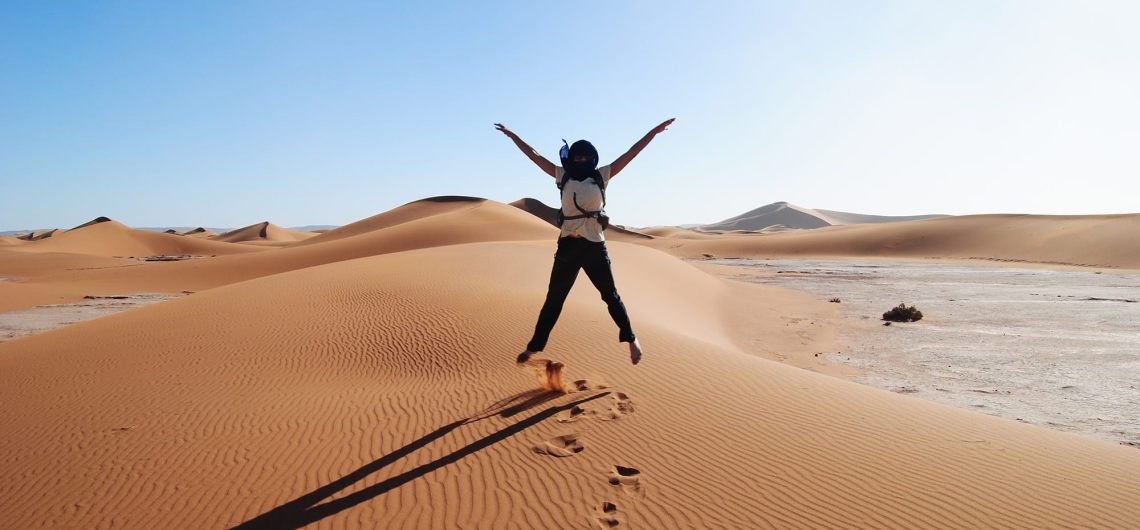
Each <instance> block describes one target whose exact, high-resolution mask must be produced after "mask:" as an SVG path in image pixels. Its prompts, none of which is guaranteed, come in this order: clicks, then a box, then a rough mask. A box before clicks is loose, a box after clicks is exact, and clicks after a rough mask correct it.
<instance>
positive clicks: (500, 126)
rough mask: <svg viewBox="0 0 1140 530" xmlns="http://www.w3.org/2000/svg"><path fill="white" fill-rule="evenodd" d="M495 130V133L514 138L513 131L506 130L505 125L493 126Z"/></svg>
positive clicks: (497, 124)
mask: <svg viewBox="0 0 1140 530" xmlns="http://www.w3.org/2000/svg"><path fill="white" fill-rule="evenodd" d="M495 130H497V131H499V132H501V133H503V134H505V135H507V136H510V137H511V138H514V136H515V133H514V131H512V130H510V129H508V128H507V126H506V125H503V124H501V123H496V124H495Z"/></svg>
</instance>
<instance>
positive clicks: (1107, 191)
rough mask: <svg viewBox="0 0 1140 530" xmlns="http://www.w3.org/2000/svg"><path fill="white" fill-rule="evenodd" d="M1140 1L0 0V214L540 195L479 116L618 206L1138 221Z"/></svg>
mask: <svg viewBox="0 0 1140 530" xmlns="http://www.w3.org/2000/svg"><path fill="white" fill-rule="evenodd" d="M1137 20H1140V2H1131V1H1088V2H1078V1H1048V0H1041V1H999V0H986V1H978V0H966V1H953V2H923V1H914V0H910V1H870V0H869V1H865V2H847V1H832V2H818V1H780V2H760V1H739V2H708V3H700V4H698V3H694V2H659V1H649V0H644V1H596V2H575V3H568V2H557V3H547V2H531V1H517V2H499V3H494V4H487V5H484V4H483V3H474V2H407V3H395V2H386V3H379V2H278V1H274V2H269V1H266V2H254V1H248V2H246V1H243V2H230V1H225V2H223V1H214V2H187V3H171V2H50V1H42V2H41V1H30V2H12V1H7V0H5V1H3V2H0V231H3V230H19V229H38V228H52V227H61V228H68V227H71V226H75V225H78V224H81V223H83V222H85V221H87V220H90V219H92V218H94V217H97V216H100V215H106V216H108V217H111V218H113V219H116V220H118V221H121V222H123V223H125V224H128V225H131V226H200V225H201V226H214V227H237V226H244V225H249V224H253V223H256V222H259V221H263V220H268V221H271V222H273V223H276V224H279V225H283V226H298V225H309V224H329V225H339V224H347V223H351V222H353V221H356V220H359V219H363V218H366V217H369V216H372V215H375V214H377V213H380V212H383V211H385V210H388V209H391V208H393V207H396V206H399V205H400V204H403V203H406V202H409V201H412V200H416V199H420V198H424V197H430V196H435V195H473V196H479V197H486V198H489V199H494V200H497V201H501V202H510V201H513V200H515V199H518V198H521V197H534V198H537V199H539V200H542V201H543V202H546V203H547V204H555V203H556V201H557V190H556V189H555V188H554V186H553V183H552V180H551V179H550V178H549V177H546V176H545V175H544V174H543V173H542V172H541V171H539V170H538V169H537V168H536V167H535V166H534V165H532V164H531V163H530V162H529V161H528V160H527V159H526V158H524V157H523V155H522V154H521V153H519V152H518V150H517V149H516V148H515V147H514V146H513V144H511V142H510V141H509V140H508V139H507V138H506V137H504V136H503V135H502V134H500V133H498V132H497V131H495V130H494V128H493V126H492V124H493V123H495V122H502V123H504V124H506V125H507V126H508V127H510V128H512V129H513V130H514V131H515V132H517V133H518V134H519V135H521V136H522V137H523V138H524V139H525V140H527V141H528V142H530V143H531V145H533V146H534V147H535V148H537V149H538V150H539V151H540V152H542V153H543V154H544V155H545V156H546V157H547V158H549V159H551V160H554V161H557V152H558V148H559V146H560V145H561V139H562V138H566V139H567V140H570V141H571V142H572V141H574V140H576V139H579V138H587V139H589V140H591V141H593V142H594V144H595V145H597V146H598V149H599V151H600V152H601V156H602V158H603V163H605V162H608V161H610V160H612V159H613V158H616V157H617V156H618V155H620V154H621V153H622V152H624V151H625V150H626V149H628V148H629V147H630V146H631V145H632V144H633V143H634V142H635V141H637V140H638V139H639V138H640V137H641V136H642V135H643V134H645V133H646V132H647V131H648V130H649V129H650V128H652V127H653V126H654V125H656V124H657V123H659V122H661V121H662V120H664V119H666V118H670V117H676V118H677V121H676V123H675V124H674V125H673V126H672V127H671V128H670V129H669V130H668V131H666V132H665V133H663V134H662V135H660V136H658V137H657V138H656V139H655V140H654V141H653V143H652V144H651V145H650V146H649V147H648V148H647V149H646V150H645V151H644V152H643V153H642V154H641V155H640V156H639V157H638V158H637V159H636V160H634V161H633V162H632V163H631V164H630V166H629V167H628V169H626V170H625V172H623V173H622V174H621V175H619V176H618V177H616V178H615V179H614V181H613V182H612V184H611V186H610V188H609V189H608V190H607V196H608V199H609V201H608V202H609V204H608V208H607V210H608V211H609V212H610V214H611V216H612V217H613V218H614V220H615V222H618V223H622V224H628V225H633V226H649V225H666V224H682V223H708V222H715V221H719V220H722V219H725V218H728V217H732V216H735V215H738V214H740V213H743V212H744V211H747V210H750V209H752V208H755V207H758V206H761V205H764V204H768V203H772V202H776V201H789V202H792V203H794V204H798V205H800V206H805V207H809V208H821V209H829V210H841V211H849V212H856V213H865V214H878V215H916V214H935V213H938V214H973V213H1035V214H1102V213H1124V212H1140V205H1138V204H1137V197H1140V147H1138V146H1140V98H1138V97H1137V96H1140V68H1138V67H1137V66H1138V65H1140V32H1138V31H1136V30H1135V22H1136V21H1137Z"/></svg>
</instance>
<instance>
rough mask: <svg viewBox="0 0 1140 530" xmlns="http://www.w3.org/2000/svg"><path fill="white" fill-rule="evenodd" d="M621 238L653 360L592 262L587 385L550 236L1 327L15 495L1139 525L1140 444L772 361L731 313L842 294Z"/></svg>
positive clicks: (785, 314)
mask: <svg viewBox="0 0 1140 530" xmlns="http://www.w3.org/2000/svg"><path fill="white" fill-rule="evenodd" d="M491 204H492V205H495V206H500V207H503V206H504V205H497V204H495V203H491ZM489 210H490V211H489V212H484V214H488V213H490V214H497V213H501V212H502V208H489ZM476 211H477V210H476V209H475V208H472V209H470V210H469V211H468V212H467V213H468V214H470V213H475V212H476ZM446 216H447V214H441V215H437V216H433V217H431V218H422V219H419V221H421V222H420V223H419V225H420V227H421V228H423V227H427V226H431V224H430V221H433V220H435V221H437V222H446V221H447V220H446V219H438V218H440V217H446ZM409 224H412V223H409ZM447 224H448V225H451V223H447ZM392 228H396V227H388V229H382V230H379V232H384V231H388V230H390V229H392ZM483 228H486V227H483ZM544 230H550V229H549V227H545V228H544ZM360 235H365V236H367V234H358V236H357V237H359V236H360ZM436 237H438V236H436ZM330 244H331V243H330ZM612 247H613V248H612V251H613V255H614V262H615V267H616V268H617V270H616V274H617V275H618V278H619V286H620V287H621V289H622V294H623V297H624V298H625V299H626V302H627V304H628V305H629V306H630V308H631V312H632V316H633V318H634V323H635V326H636V327H637V329H638V332H639V335H640V336H641V340H642V341H643V342H644V344H645V345H646V347H647V357H646V359H645V361H643V363H642V364H641V365H639V366H637V367H631V366H629V365H628V360H627V359H626V358H625V354H624V352H623V348H621V347H620V346H619V345H617V344H615V339H616V331H615V329H614V328H613V326H612V324H611V323H610V322H609V321H608V318H607V317H606V315H605V310H604V308H603V307H601V303H600V302H599V301H598V300H597V295H596V293H594V292H592V289H591V288H590V287H589V286H588V285H582V284H585V282H581V283H582V284H580V285H578V286H577V287H576V289H575V291H574V293H573V294H572V295H571V299H570V300H569V302H568V304H567V307H566V310H565V311H564V313H563V318H562V320H561V322H560V324H559V327H558V328H557V329H556V330H555V333H554V335H553V337H552V341H551V351H550V353H551V354H552V355H554V356H556V357H557V358H558V359H559V360H561V361H563V362H565V363H566V365H567V367H566V373H565V374H564V375H565V376H566V380H567V381H570V382H571V388H573V389H574V392H573V393H571V394H569V395H564V396H558V395H549V394H542V393H540V392H537V391H535V390H534V388H535V386H536V385H535V381H534V379H533V378H532V376H531V375H530V374H528V373H525V372H524V371H520V370H519V369H517V368H515V367H514V366H513V357H514V354H515V353H517V350H518V349H519V347H520V345H521V344H522V342H524V341H525V340H526V338H527V336H528V335H529V332H530V329H531V326H532V325H533V318H534V314H535V312H536V311H537V308H538V306H539V305H540V304H541V301H542V296H543V290H544V286H545V282H546V279H547V274H548V271H549V262H550V254H551V252H552V250H553V242H552V241H550V240H548V241H543V242H525V241H524V242H492V243H472V244H460V245H446V246H436V247H433V248H423V249H419V250H414V251H409V252H398V253H392V254H387V255H380V256H374V257H368V258H365V259H354V260H350V261H343V262H338V263H330V264H326V265H321V266H315V267H309V268H304V269H300V270H295V271H293V272H288V273H285V274H277V275H272V276H267V277H264V278H259V279H254V280H252V281H246V282H241V283H236V284H233V285H228V286H225V287H219V288H216V289H211V290H208V291H204V292H199V293H197V294H194V295H191V296H189V297H186V298H183V299H180V300H176V301H172V302H166V303H162V304H158V305H154V306H149V307H146V308H142V309H136V310H132V311H128V312H125V313H120V314H117V315H114V316H111V317H107V318H103V319H99V320H95V321H90V322H86V323H81V324H76V325H74V326H71V327H67V328H61V329H58V330H55V331H52V332H48V333H44V334H42V335H36V336H31V337H26V338H22V339H16V340H12V341H9V342H6V343H3V344H0V400H2V401H3V403H4V404H5V406H4V407H3V408H0V423H2V424H3V425H5V436H4V437H2V438H0V462H2V463H3V465H4V469H5V473H4V474H3V475H0V495H3V496H4V498H5V499H7V501H6V502H5V503H3V504H2V505H0V518H2V519H3V520H4V521H6V523H7V524H11V525H13V526H14V527H61V526H63V527H70V526H78V527H104V526H112V525H115V526H128V527H187V526H193V527H224V526H233V525H238V524H240V523H243V522H244V523H247V524H246V527H252V528H270V527H273V528H294V527H300V526H302V525H304V524H308V523H314V522H321V523H322V524H327V525H330V526H347V527H363V528H371V527H376V526H384V527H432V528H455V527H485V528H503V527H511V526H518V527H530V528H582V527H592V526H608V525H609V522H610V521H614V522H619V523H621V524H624V525H628V526H629V527H633V528H760V527H797V526H798V527H855V526H866V527H899V528H916V527H924V528H929V527H951V526H953V527H978V526H1021V527H1046V526H1060V527H1063V526H1092V527H1102V528H1107V527H1118V528H1126V527H1128V526H1129V525H1131V524H1133V523H1134V522H1135V521H1136V520H1137V518H1138V517H1140V481H1137V479H1136V477H1138V476H1140V453H1137V452H1136V451H1135V450H1134V449H1129V448H1125V447H1120V446H1114V445H1110V444H1107V443H1103V442H1099V441H1096V440H1092V439H1086V438H1081V437H1077V436H1072V435H1067V434H1063V433H1056V432H1051V431H1046V430H1042V429H1039V428H1035V427H1032V426H1027V425H1022V424H1018V423H1015V422H1008V421H1002V420H999V419H996V418H991V417H988V416H983V415H979V414H974V413H970V412H965V411H959V410H956V409H950V408H946V407H942V406H938V405H933V404H930V403H926V402H923V401H919V400H915V399H911V398H908V397H905V396H900V395H896V394H892V393H889V392H883V391H878V390H874V389H870V388H867V387H862V386H859V385H854V384H851V383H847V382H844V381H842V380H840V379H836V378H831V377H826V376H821V375H818V374H812V373H810V372H808V371H805V370H798V369H794V368H791V367H787V366H784V365H781V364H778V363H773V362H770V361H766V360H764V359H762V358H759V357H757V356H755V355H751V354H750V352H747V351H744V350H743V349H742V347H741V346H740V345H741V337H739V336H737V335H735V333H737V332H738V331H739V330H742V329H747V328H748V326H744V325H741V323H736V324H734V325H729V323H728V321H727V320H725V314H732V315H736V317H748V316H753V317H755V319H756V322H754V324H756V325H757V326H759V327H761V328H763V331H764V333H765V334H766V335H767V336H768V339H769V346H770V347H772V348H773V349H775V350H777V351H784V352H795V351H799V350H801V349H804V348H805V346H804V345H803V344H801V342H802V341H804V340H816V339H820V335H819V334H820V333H822V330H821V329H820V328H821V326H811V325H808V323H807V322H803V323H802V326H801V327H799V328H796V329H798V331H796V332H787V331H785V332H781V331H780V330H781V329H784V326H785V325H790V324H792V323H793V320H794V319H796V318H798V317H802V316H803V312H804V311H808V312H810V311H817V310H818V311H823V312H827V311H830V309H829V308H826V307H823V306H827V304H825V303H814V304H813V303H812V302H809V301H805V300H800V299H796V298H795V297H796V296H798V295H795V294H794V293H787V292H784V291H779V290H774V289H768V288H762V287H758V286H748V285H743V286H742V285H730V284H726V283H724V282H723V281H721V280H717V279H714V278H712V277H709V276H707V275H704V274H703V273H701V272H700V271H698V270H696V269H694V268H692V267H691V266H688V265H686V264H684V263H680V262H678V261H676V260H675V259H673V258H670V257H668V256H666V255H664V254H662V253H659V252H656V251H653V250H651V249H646V248H641V247H638V246H634V245H628V244H621V243H614V244H613V245H612ZM313 248H319V246H315V247H313ZM289 250H299V249H282V250H279V251H272V252H273V253H274V254H276V253H284V252H288V251H289ZM254 257H255V255H250V256H233V257H228V258H219V259H218V260H217V261H223V260H227V261H228V260H236V259H251V258H254ZM171 265H175V264H171ZM786 296H791V297H793V300H794V301H793V302H792V303H789V299H787V298H785V297H786ZM756 304H761V305H762V306H767V308H768V310H769V312H768V313H759V312H757V311H756V309H758V307H759V306H757V305H756ZM718 308H719V310H718ZM815 308H819V309H815ZM819 314H820V315H824V313H819ZM171 323H178V325H171ZM810 347H814V346H809V347H808V348H810ZM809 351H810V350H809ZM576 381H580V382H576Z"/></svg>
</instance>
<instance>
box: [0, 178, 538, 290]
mask: <svg viewBox="0 0 1140 530" xmlns="http://www.w3.org/2000/svg"><path fill="white" fill-rule="evenodd" d="M115 224H118V223H115ZM98 226H100V225H96V226H92V227H88V228H85V229H83V230H92V229H95V228H97V227H98ZM119 226H120V227H121V226H122V225H119ZM123 228H125V227H123ZM126 230H130V229H126ZM136 232H138V231H132V232H130V233H132V234H134V233H136ZM147 237H162V238H173V239H174V240H176V241H180V242H183V244H188V243H189V244H208V245H211V246H218V245H222V246H224V247H225V249H228V252H229V253H228V254H225V253H223V252H218V253H217V256H218V257H216V258H211V259H200V260H187V261H180V262H171V263H141V262H139V261H137V260H113V259H110V258H106V259H101V260H95V259H94V256H85V257H83V258H79V257H77V256H75V255H70V256H69V255H58V254H54V255H45V256H42V257H39V258H37V259H36V260H35V264H34V266H29V264H30V263H32V262H30V261H28V260H26V259H25V258H24V257H23V255H22V254H16V252H17V251H16V250H15V249H13V250H12V253H9V254H5V253H3V252H0V275H4V274H9V275H12V276H17V277H21V278H24V280H23V282H22V283H20V284H11V285H9V284H0V311H10V310H15V309H25V308H28V307H32V306H35V305H39V304H44V303H66V302H73V301H75V300H78V299H81V298H82V297H83V296H84V295H88V294H115V293H131V292H157V293H179V292H181V291H185V290H189V291H200V290H203V289H210V288H213V287H218V286H220V285H226V284H229V283H234V282H239V281H244V280H248V279H252V278H258V277H261V276H267V275H270V274H277V273H281V272H287V271H291V270H296V269H301V268H305V267H312V266H316V265H322V264H325V263H332V262H336V261H344V260H350V259H355V258H361V257H367V256H375V255H379V254H387V253H392V252H401V251H406V250H414V249H417V248H425V247H433V246H443V245H455V244H464V243H475V242H483V241H510V240H536V239H537V240H544V241H554V240H555V239H556V238H557V237H558V230H557V229H555V228H554V227H552V226H549V225H547V224H546V223H543V222H542V221H540V220H538V219H535V218H534V217H533V216H531V215H529V214H527V213H525V212H521V211H519V210H518V209H517V208H513V207H510V206H507V205H505V204H502V203H497V202H494V201H485V200H483V199H469V200H468V199H464V200H454V199H452V198H442V199H425V200H422V201H416V202H413V203H409V204H407V205H404V206H401V207H399V208H396V209H394V210H392V211H390V212H386V213H384V214H381V215H378V216H375V217H372V218H369V219H365V220H363V221H359V222H357V223H353V224H352V225H348V226H345V227H342V228H341V229H339V230H336V231H331V232H328V233H326V234H321V235H320V236H317V237H313V238H310V239H308V240H306V241H301V242H297V243H294V244H292V245H290V246H288V247H285V248H279V249H272V250H268V249H267V250H266V251H265V252H260V251H258V249H257V248H256V247H254V246H252V245H248V244H234V243H220V242H216V241H208V240H198V239H195V238H186V237H181V236H169V235H165V234H154V233H148V235H147ZM111 242H114V240H112V239H107V238H89V240H88V243H90V245H89V248H87V247H85V248H83V249H80V250H85V251H88V252H89V253H95V252H96V251H98V250H99V249H105V248H107V246H108V245H109V244H110V243H111ZM16 248H19V249H22V248H23V247H16ZM70 251H77V250H70ZM237 253H240V254H241V255H234V254H237ZM107 254H109V252H107V253H104V254H103V256H106V255H107ZM114 255H118V254H114ZM77 260H79V261H77ZM9 271H10V272H9Z"/></svg>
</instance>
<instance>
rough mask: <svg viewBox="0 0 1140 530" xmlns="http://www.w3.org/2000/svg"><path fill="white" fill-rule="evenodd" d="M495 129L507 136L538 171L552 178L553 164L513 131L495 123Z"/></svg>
mask: <svg viewBox="0 0 1140 530" xmlns="http://www.w3.org/2000/svg"><path fill="white" fill-rule="evenodd" d="M495 129H498V130H499V132H501V133H503V134H505V135H507V138H510V139H511V140H513V141H514V142H515V145H517V146H518V148H519V151H522V152H523V154H524V155H526V157H527V158H529V159H530V161H531V162H534V164H535V165H536V166H538V168H539V169H541V170H543V171H544V172H546V174H547V175H550V176H551V177H553V176H554V170H555V169H556V168H557V166H555V165H554V163H553V162H551V161H549V160H547V159H546V158H545V157H543V156H542V155H540V154H538V151H535V150H534V148H533V147H531V146H529V145H527V143H526V142H524V141H523V140H522V138H519V135H517V134H515V133H514V131H512V130H510V129H508V128H506V126H504V125H503V124H501V123H496V124H495Z"/></svg>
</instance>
